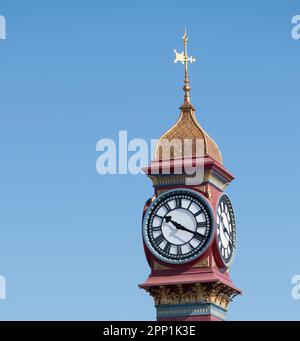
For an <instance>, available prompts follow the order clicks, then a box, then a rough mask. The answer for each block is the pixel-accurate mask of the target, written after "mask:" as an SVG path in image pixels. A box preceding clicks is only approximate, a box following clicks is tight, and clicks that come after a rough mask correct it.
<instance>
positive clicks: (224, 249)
mask: <svg viewBox="0 0 300 341" xmlns="http://www.w3.org/2000/svg"><path fill="white" fill-rule="evenodd" d="M217 245H218V249H219V253H220V256H221V258H222V261H223V263H224V264H225V265H226V266H228V265H229V264H230V263H231V261H232V259H233V255H234V251H235V247H236V227H235V218H234V212H233V208H232V204H231V202H230V200H229V198H228V196H227V195H226V194H223V195H222V196H221V198H220V200H219V204H218V207H217Z"/></svg>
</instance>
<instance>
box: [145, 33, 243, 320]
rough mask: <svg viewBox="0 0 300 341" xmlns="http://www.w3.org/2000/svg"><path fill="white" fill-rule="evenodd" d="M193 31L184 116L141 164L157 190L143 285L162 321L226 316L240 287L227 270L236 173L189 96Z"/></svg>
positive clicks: (148, 216)
mask: <svg viewBox="0 0 300 341" xmlns="http://www.w3.org/2000/svg"><path fill="white" fill-rule="evenodd" d="M187 41H188V37H187V34H186V32H185V33H184V36H183V43H184V51H183V52H182V53H178V52H177V51H176V50H175V61H174V62H175V63H177V62H181V63H182V64H183V65H184V70H185V76H184V87H183V90H184V103H183V104H182V105H181V107H180V116H179V118H178V120H177V122H176V123H175V125H173V127H172V128H171V129H169V130H168V131H167V132H166V133H165V134H164V135H163V136H162V137H161V138H160V140H159V142H158V143H157V145H156V149H155V156H154V160H153V161H152V162H151V164H150V165H149V166H148V167H147V168H145V169H144V172H145V173H146V174H147V176H148V177H149V178H150V180H151V181H152V183H153V187H154V195H153V197H152V198H151V199H149V200H148V201H147V202H146V204H145V207H144V212H143V222H142V235H143V243H144V249H145V255H146V258H147V261H148V264H149V266H150V268H151V273H150V275H149V277H148V279H147V280H146V281H145V282H144V283H142V284H140V285H139V287H140V288H142V289H144V290H146V291H147V292H148V293H149V294H150V295H151V296H152V297H153V299H154V304H155V307H156V315H157V320H160V321H172V320H175V321H176V320H177V321H213V320H224V319H225V317H226V311H227V309H228V306H229V303H230V302H231V301H232V300H233V298H234V297H235V296H237V295H238V294H240V293H241V291H240V290H239V289H237V288H236V287H235V286H234V285H233V283H232V281H231V279H230V274H229V269H230V265H231V262H232V260H233V257H234V254H235V251H236V246H237V243H236V224H235V217H234V210H233V206H232V203H231V201H230V199H229V197H228V196H227V194H225V192H224V191H225V189H226V187H227V185H228V184H229V183H230V182H231V181H232V180H233V179H234V177H233V175H232V174H231V173H230V172H229V171H228V170H227V169H226V168H225V166H224V165H223V159H222V155H221V152H220V150H219V148H218V146H217V144H216V143H215V142H214V140H213V139H212V138H211V137H210V136H209V135H208V134H207V133H206V132H205V131H204V130H203V128H202V127H201V125H200V124H199V122H198V120H197V118H196V115H195V109H194V107H193V105H192V104H191V101H190V90H191V88H190V85H189V78H188V64H189V63H193V62H194V61H195V59H194V58H193V57H191V56H190V57H189V56H188V52H187Z"/></svg>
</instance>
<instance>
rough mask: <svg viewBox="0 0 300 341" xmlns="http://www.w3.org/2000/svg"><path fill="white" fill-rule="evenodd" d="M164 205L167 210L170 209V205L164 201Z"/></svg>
mask: <svg viewBox="0 0 300 341" xmlns="http://www.w3.org/2000/svg"><path fill="white" fill-rule="evenodd" d="M164 206H165V209H166V210H167V211H168V212H169V211H171V207H170V205H169V204H168V203H167V202H166V203H165V204H164Z"/></svg>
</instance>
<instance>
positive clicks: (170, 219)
mask: <svg viewBox="0 0 300 341" xmlns="http://www.w3.org/2000/svg"><path fill="white" fill-rule="evenodd" d="M166 222H167V223H168V222H171V223H172V224H173V225H174V226H175V227H176V228H177V229H178V230H182V231H186V232H189V233H192V234H193V235H194V236H198V237H199V238H200V239H203V237H204V236H203V235H202V234H201V233H199V232H196V231H191V230H189V229H187V228H186V227H184V226H182V225H181V224H179V223H177V222H176V221H174V220H172V217H171V216H167V217H166Z"/></svg>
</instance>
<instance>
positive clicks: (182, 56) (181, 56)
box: [174, 28, 196, 104]
mask: <svg viewBox="0 0 300 341" xmlns="http://www.w3.org/2000/svg"><path fill="white" fill-rule="evenodd" d="M182 40H183V47H184V51H183V52H181V53H178V52H177V51H176V50H174V52H175V60H174V63H177V62H181V63H182V64H184V87H183V91H184V104H190V103H191V102H190V90H191V87H190V81H189V74H188V63H191V64H192V63H194V62H195V61H196V59H195V58H194V57H192V56H190V57H189V56H188V51H187V42H188V40H189V38H188V36H187V33H186V28H184V35H183V37H182Z"/></svg>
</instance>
